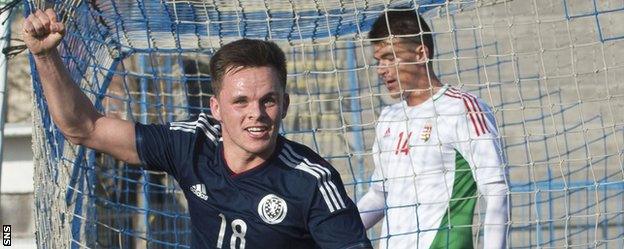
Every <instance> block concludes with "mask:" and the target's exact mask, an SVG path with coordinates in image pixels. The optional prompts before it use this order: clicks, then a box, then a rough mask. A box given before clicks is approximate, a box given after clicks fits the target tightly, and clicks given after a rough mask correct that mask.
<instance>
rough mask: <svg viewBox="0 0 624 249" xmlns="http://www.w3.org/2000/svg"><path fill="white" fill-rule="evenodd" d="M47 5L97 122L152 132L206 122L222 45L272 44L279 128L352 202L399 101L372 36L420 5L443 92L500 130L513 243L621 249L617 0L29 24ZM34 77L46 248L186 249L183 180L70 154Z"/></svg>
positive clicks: (439, 3) (74, 149) (328, 7)
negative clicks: (383, 78) (390, 15)
mask: <svg viewBox="0 0 624 249" xmlns="http://www.w3.org/2000/svg"><path fill="white" fill-rule="evenodd" d="M44 6H48V7H51V6H52V7H54V8H55V9H56V10H57V12H58V13H59V15H60V16H61V18H62V20H63V21H64V22H65V24H66V26H67V28H68V30H67V35H66V37H65V39H64V40H63V42H62V44H61V45H60V51H61V54H62V58H63V60H64V62H65V63H66V65H67V67H68V68H69V71H70V73H71V76H72V78H73V79H74V81H75V82H77V84H79V85H80V87H81V89H82V90H83V91H84V93H85V94H87V95H88V96H89V97H90V98H91V99H92V100H93V102H94V104H95V106H96V107H97V108H98V110H100V111H102V112H103V113H105V114H106V115H108V116H113V117H118V118H122V119H127V120H132V121H135V122H141V123H164V122H170V121H174V120H183V119H192V118H193V117H195V116H196V115H198V113H200V112H202V111H208V99H209V97H210V96H211V92H210V87H209V84H210V76H209V75H208V69H207V65H208V60H209V58H210V56H211V55H212V54H213V53H214V52H215V50H216V49H218V48H219V47H220V46H221V45H223V44H225V43H227V42H229V41H232V40H236V39H239V38H241V37H246V38H256V39H267V40H273V41H275V42H277V43H278V44H279V45H280V46H281V47H282V48H283V49H284V51H285V52H286V53H287V59H288V72H289V74H288V91H289V93H290V96H291V107H290V109H289V113H288V116H287V117H286V120H285V121H284V125H283V127H282V128H281V130H280V131H281V133H283V134H285V136H286V137H288V138H290V139H292V140H295V141H298V142H301V143H304V144H306V145H308V146H310V147H311V148H313V149H314V150H316V151H317V152H318V153H319V154H320V155H322V156H323V157H325V158H326V159H327V160H329V161H330V162H331V163H332V164H333V165H334V166H335V167H336V168H337V169H338V170H339V171H340V172H341V175H342V178H343V182H344V183H345V186H346V188H347V190H348V192H349V194H350V195H351V197H352V198H353V199H354V200H356V201H357V200H358V198H360V197H361V196H362V194H363V193H365V191H366V190H367V188H368V187H369V185H370V175H371V174H372V169H373V164H372V155H371V148H372V144H373V140H374V127H375V124H376V118H377V117H378V115H379V113H380V111H381V109H382V108H383V107H384V106H387V105H389V104H391V103H394V102H393V100H392V99H391V98H390V97H389V96H388V94H387V91H386V90H385V89H384V88H385V87H384V86H383V85H382V84H380V82H379V80H378V78H377V75H376V73H375V70H376V66H375V62H374V61H373V60H372V58H373V57H372V54H371V51H372V48H371V44H370V41H369V40H367V39H366V34H367V31H368V30H369V29H370V26H371V23H372V22H373V21H374V19H375V18H376V17H377V16H378V15H379V14H380V13H382V11H383V10H384V9H386V8H395V7H403V6H411V7H413V8H414V9H417V10H418V11H419V12H420V13H422V15H423V16H424V17H425V19H426V20H427V22H429V23H430V24H431V26H432V29H433V30H432V31H433V36H434V39H435V43H436V48H435V54H436V56H435V58H434V60H433V66H434V68H435V71H436V73H437V74H438V76H439V77H440V79H441V80H442V82H444V83H447V84H450V85H453V86H456V87H458V88H461V89H462V90H464V91H468V92H471V93H474V94H475V95H478V96H480V97H481V98H482V99H484V100H485V102H487V103H488V104H489V105H490V106H492V109H493V111H494V115H495V117H496V118H497V126H498V127H497V128H498V130H499V132H500V136H501V138H502V140H503V141H504V144H503V147H504V153H505V155H506V157H507V159H508V163H507V164H506V165H502V166H501V167H505V168H506V170H507V171H508V172H509V175H508V177H507V182H508V185H509V188H510V192H509V197H510V200H511V204H510V205H511V206H510V207H511V208H510V213H509V217H510V219H509V220H510V221H509V224H508V227H509V228H508V246H509V247H513V248H534V247H539V248H588V247H600V248H623V247H624V211H623V210H624V193H623V191H624V115H622V109H624V87H623V84H622V83H621V79H622V77H623V76H624V68H623V67H624V57H623V56H620V54H621V52H620V51H622V50H623V49H624V39H623V38H624V26H622V25H620V24H621V23H622V22H623V21H624V3H623V2H622V1H617V0H604V1H598V0H558V1H554V0H551V1H547V0H523V1H519V0H516V1H511V0H490V1H471V0H466V1H448V2H447V1H443V0H411V1H406V0H395V1H382V0H355V1H336V0H322V1H321V0H313V1H299V0H290V1H286V0H281V1H280V0H263V1H240V0H239V1H223V0H212V1H209V0H203V1H199V0H197V1H195V0H191V1H188V0H186V1H180V0H168V1H151V0H141V1H123V0H112V1H100V0H92V1H57V2H54V3H50V2H47V3H46V2H29V3H27V4H26V13H30V11H32V10H33V9H37V8H43V7H44ZM31 67H32V64H31ZM32 68H33V69H32V70H33V74H32V75H33V86H34V87H33V88H34V101H35V108H36V110H35V111H34V117H33V120H34V127H35V129H34V136H33V144H34V151H35V162H36V176H35V177H36V179H35V185H36V186H35V201H36V207H37V208H36V212H37V214H36V224H37V235H36V236H37V243H38V244H39V246H40V247H41V248H67V247H71V248H82V247H84V248H95V247H97V248H188V247H189V244H190V241H189V239H190V226H189V225H190V220H189V216H188V213H187V211H186V209H187V206H186V201H185V199H184V197H183V194H182V192H181V191H180V190H179V188H178V186H177V184H176V183H175V181H174V180H173V179H172V178H171V177H168V176H167V175H164V174H162V173H159V172H151V171H145V170H142V169H140V168H137V167H134V166H129V165H126V164H124V163H121V162H118V161H116V160H114V159H112V158H111V157H109V156H107V155H103V154H100V153H97V152H95V151H92V150H90V149H87V148H84V147H80V146H74V145H72V144H70V143H69V142H68V141H67V140H65V139H64V137H63V136H62V134H61V133H60V131H59V130H58V129H57V128H56V127H55V126H54V124H53V123H52V122H51V119H50V116H49V114H48V110H47V105H46V103H45V99H44V98H43V94H42V90H41V86H40V79H39V78H38V75H37V71H36V69H35V68H34V67H32ZM618 113H619V114H618ZM475 198H478V200H477V204H478V205H477V207H478V208H477V209H478V210H477V212H475V219H474V227H473V231H474V238H475V239H474V241H475V242H474V243H475V244H477V246H478V245H481V244H482V243H483V241H482V231H483V220H484V219H483V214H484V200H483V197H482V196H477V197H475ZM369 237H370V238H371V239H372V240H373V242H375V241H377V240H378V239H379V227H377V228H376V229H372V230H371V231H369Z"/></svg>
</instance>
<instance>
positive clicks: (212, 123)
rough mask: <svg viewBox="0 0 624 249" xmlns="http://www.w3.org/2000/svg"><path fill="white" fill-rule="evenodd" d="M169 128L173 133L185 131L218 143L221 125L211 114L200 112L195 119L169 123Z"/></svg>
mask: <svg viewBox="0 0 624 249" xmlns="http://www.w3.org/2000/svg"><path fill="white" fill-rule="evenodd" d="M169 130H170V131H174V132H175V133H181V134H183V133H187V134H193V135H197V136H201V137H205V138H207V139H208V140H210V141H212V142H213V143H215V144H216V143H218V142H219V139H220V137H221V126H220V125H219V123H218V121H217V120H215V119H214V118H213V117H212V116H211V115H209V114H206V113H201V114H199V116H198V117H197V119H195V120H189V121H178V122H171V123H169Z"/></svg>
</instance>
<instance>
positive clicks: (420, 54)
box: [415, 44, 429, 63]
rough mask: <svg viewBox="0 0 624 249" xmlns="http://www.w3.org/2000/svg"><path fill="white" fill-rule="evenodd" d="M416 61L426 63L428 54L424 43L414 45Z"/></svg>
mask: <svg viewBox="0 0 624 249" xmlns="http://www.w3.org/2000/svg"><path fill="white" fill-rule="evenodd" d="M415 52H416V62H422V63H426V62H427V59H428V55H429V48H427V46H425V45H424V44H419V45H418V46H416V51H415Z"/></svg>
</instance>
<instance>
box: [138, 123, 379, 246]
mask: <svg viewBox="0 0 624 249" xmlns="http://www.w3.org/2000/svg"><path fill="white" fill-rule="evenodd" d="M136 144H137V151H138V154H139V157H140V159H141V161H142V162H143V164H144V165H145V166H146V167H147V168H148V169H150V170H158V171H165V172H167V173H169V174H170V175H172V176H173V177H174V178H175V179H176V180H177V181H178V184H179V185H180V187H181V188H182V190H183V191H184V195H185V196H186V199H187V201H188V208H189V213H190V216H191V225H192V242H191V248H241V249H242V248H298V249H299V248H301V249H304V248H372V247H371V245H370V241H369V240H368V238H367V237H366V234H365V229H364V227H363V225H362V222H361V220H360V216H359V213H358V211H357V208H356V206H355V205H354V204H353V202H352V201H351V199H350V198H349V197H348V196H347V194H346V192H345V190H344V187H343V184H342V181H341V179H340V176H339V174H338V172H337V171H336V170H335V169H334V168H333V167H332V166H331V165H330V164H329V163H328V162H327V161H325V160H324V159H323V158H322V157H320V156H319V155H318V154H316V153H315V152H314V151H312V150H310V149H309V148H308V147H306V146H304V145H301V144H298V143H295V142H292V141H289V140H287V139H286V138H283V137H281V136H280V137H278V142H277V147H276V149H275V152H274V153H273V155H272V156H271V158H270V159H269V160H267V162H265V163H263V164H262V165H259V166H257V167H256V168H254V169H252V170H250V171H246V172H243V173H241V174H238V175H233V174H232V173H231V172H230V171H229V168H228V166H227V165H226V162H225V160H224V158H223V146H222V143H221V142H220V141H219V129H218V125H216V123H215V122H214V121H213V120H212V119H211V118H210V117H209V116H207V115H205V114H201V115H200V116H199V119H198V120H197V121H195V122H172V123H170V124H167V125H142V124H137V125H136Z"/></svg>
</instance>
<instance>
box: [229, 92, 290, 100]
mask: <svg viewBox="0 0 624 249" xmlns="http://www.w3.org/2000/svg"><path fill="white" fill-rule="evenodd" d="M269 96H272V97H275V96H279V92H275V91H271V92H268V93H267V94H265V95H262V97H260V99H263V98H266V97H269ZM232 99H233V100H246V99H248V97H247V95H235V96H234V97H232Z"/></svg>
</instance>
